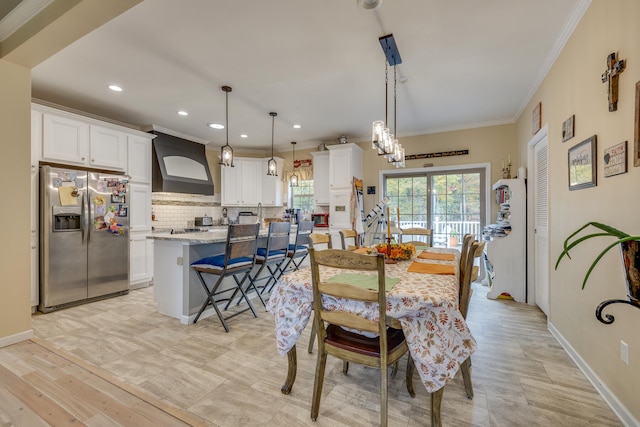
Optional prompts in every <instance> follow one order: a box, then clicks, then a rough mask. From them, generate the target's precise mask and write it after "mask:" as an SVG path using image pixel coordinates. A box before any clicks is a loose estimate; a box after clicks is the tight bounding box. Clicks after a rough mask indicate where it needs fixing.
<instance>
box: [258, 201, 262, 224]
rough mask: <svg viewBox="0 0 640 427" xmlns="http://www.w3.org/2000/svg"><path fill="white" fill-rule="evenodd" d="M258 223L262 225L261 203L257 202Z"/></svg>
mask: <svg viewBox="0 0 640 427" xmlns="http://www.w3.org/2000/svg"><path fill="white" fill-rule="evenodd" d="M258 224H260V227H262V203H261V202H258Z"/></svg>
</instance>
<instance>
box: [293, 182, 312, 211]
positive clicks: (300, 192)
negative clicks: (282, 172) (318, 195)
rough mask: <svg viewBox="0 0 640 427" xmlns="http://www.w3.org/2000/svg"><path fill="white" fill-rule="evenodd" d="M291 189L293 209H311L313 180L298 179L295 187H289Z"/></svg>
mask: <svg viewBox="0 0 640 427" xmlns="http://www.w3.org/2000/svg"><path fill="white" fill-rule="evenodd" d="M289 188H290V189H291V199H292V201H291V207H292V208H293V209H301V210H305V211H307V212H312V211H313V180H312V179H310V180H308V181H302V180H299V181H298V186H297V187H289Z"/></svg>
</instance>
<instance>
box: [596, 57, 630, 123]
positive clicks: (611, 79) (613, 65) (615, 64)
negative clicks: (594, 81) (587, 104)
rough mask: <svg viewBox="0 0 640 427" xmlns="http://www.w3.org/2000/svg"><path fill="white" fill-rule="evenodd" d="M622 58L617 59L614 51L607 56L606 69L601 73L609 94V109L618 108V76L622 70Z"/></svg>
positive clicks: (614, 109)
mask: <svg viewBox="0 0 640 427" xmlns="http://www.w3.org/2000/svg"><path fill="white" fill-rule="evenodd" d="M624 67H625V61H624V59H620V60H617V54H616V53H615V52H613V53H610V54H609V56H607V70H606V71H605V72H604V73H602V83H608V84H607V93H608V95H609V111H616V110H617V109H618V77H619V74H620V73H622V72H623V71H624Z"/></svg>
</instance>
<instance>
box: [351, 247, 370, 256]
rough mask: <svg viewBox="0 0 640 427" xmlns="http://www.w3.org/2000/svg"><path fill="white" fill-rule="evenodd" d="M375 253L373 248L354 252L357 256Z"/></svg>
mask: <svg viewBox="0 0 640 427" xmlns="http://www.w3.org/2000/svg"><path fill="white" fill-rule="evenodd" d="M373 251H375V249H371V248H357V249H354V250H353V251H352V252H354V253H356V254H362V255H369V254H370V253H372V254H374V255H375V253H374V252H373Z"/></svg>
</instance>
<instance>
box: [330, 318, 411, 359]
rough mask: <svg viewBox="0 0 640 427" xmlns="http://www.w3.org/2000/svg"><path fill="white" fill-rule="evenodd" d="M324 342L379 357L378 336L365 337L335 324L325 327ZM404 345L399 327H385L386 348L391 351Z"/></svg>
mask: <svg viewBox="0 0 640 427" xmlns="http://www.w3.org/2000/svg"><path fill="white" fill-rule="evenodd" d="M324 342H325V344H328V345H332V346H334V347H339V348H341V349H343V350H347V351H350V352H352V353H359V354H363V355H365V356H370V357H380V338H379V337H373V338H370V337H367V336H364V335H361V334H358V333H355V332H351V331H348V330H346V329H342V328H341V327H340V326H337V325H329V326H328V327H327V337H326V338H325V340H324ZM404 345H405V338H404V333H403V332H402V330H400V329H392V328H389V329H387V348H388V352H389V353H393V352H395V351H396V350H398V349H400V348H401V347H402V346H404Z"/></svg>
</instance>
